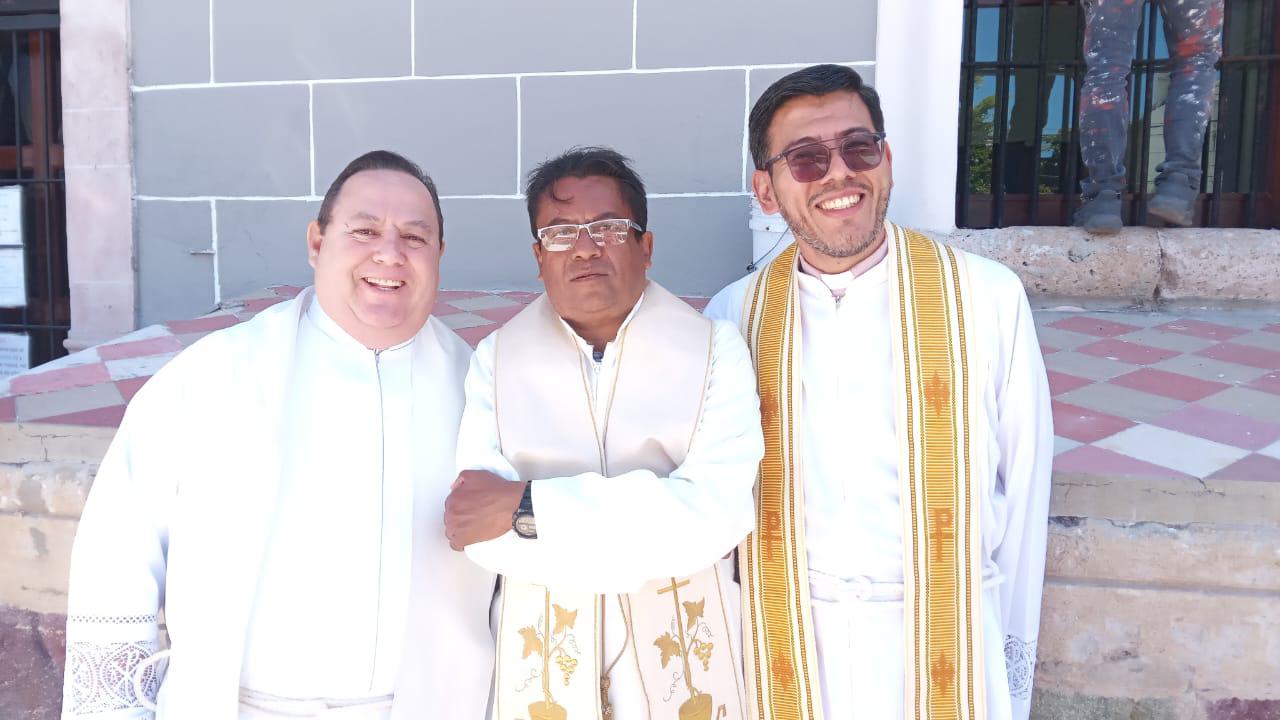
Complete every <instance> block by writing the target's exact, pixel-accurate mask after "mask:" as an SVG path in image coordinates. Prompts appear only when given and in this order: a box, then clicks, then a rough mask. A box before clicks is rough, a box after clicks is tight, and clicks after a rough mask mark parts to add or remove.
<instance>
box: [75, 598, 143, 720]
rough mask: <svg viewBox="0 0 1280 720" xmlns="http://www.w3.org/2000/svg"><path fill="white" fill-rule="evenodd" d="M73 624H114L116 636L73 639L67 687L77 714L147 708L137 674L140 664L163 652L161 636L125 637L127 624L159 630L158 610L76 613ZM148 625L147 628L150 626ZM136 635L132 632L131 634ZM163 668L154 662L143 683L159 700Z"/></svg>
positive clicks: (103, 626)
mask: <svg viewBox="0 0 1280 720" xmlns="http://www.w3.org/2000/svg"><path fill="white" fill-rule="evenodd" d="M67 621H68V622H67V624H68V626H70V627H72V628H94V629H104V630H105V629H108V628H110V629H111V630H113V631H115V632H111V633H110V634H111V635H115V636H116V637H115V638H111V639H108V638H105V637H104V638H100V639H97V640H79V639H77V640H73V641H70V642H68V643H67V670H66V683H65V684H66V688H65V692H64V698H63V702H64V703H66V704H67V712H68V714H69V715H71V716H76V715H91V714H94V713H104V712H113V711H118V710H129V709H134V708H137V709H142V708H144V707H145V706H144V705H143V704H142V702H141V701H140V700H139V698H138V697H137V695H136V694H135V692H134V683H133V675H134V671H135V670H136V669H137V668H138V666H139V665H141V664H143V663H145V662H146V661H147V660H148V658H150V657H151V656H152V655H154V654H155V653H156V652H158V651H159V649H160V648H159V643H158V642H157V641H155V640H143V639H128V640H126V639H123V638H121V637H119V634H118V633H119V631H120V630H124V629H125V628H123V627H121V626H129V625H134V626H142V627H140V628H139V630H141V631H142V632H139V633H138V634H139V635H151V636H154V634H155V630H154V628H155V623H156V616H155V615H119V616H105V615H101V616H96V615H70V616H68V617H67ZM144 628H145V630H144ZM129 634H132V633H129ZM161 677H162V668H161V667H157V665H156V664H148V665H147V667H145V668H144V669H143V670H142V676H141V678H140V679H139V682H138V686H139V687H140V688H141V689H142V692H143V694H144V695H145V696H146V699H147V700H148V701H149V702H151V703H152V704H153V705H154V703H155V699H156V693H157V692H158V691H159V690H160V680H161Z"/></svg>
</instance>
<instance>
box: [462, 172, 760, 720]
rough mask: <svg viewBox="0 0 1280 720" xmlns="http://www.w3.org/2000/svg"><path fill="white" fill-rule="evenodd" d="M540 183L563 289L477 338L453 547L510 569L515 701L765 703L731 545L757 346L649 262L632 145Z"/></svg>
mask: <svg viewBox="0 0 1280 720" xmlns="http://www.w3.org/2000/svg"><path fill="white" fill-rule="evenodd" d="M526 195H527V197H528V203H529V221H530V228H531V229H532V231H533V235H534V239H535V241H534V244H533V254H534V258H535V259H536V260H537V263H538V276H539V277H540V278H541V279H542V282H543V284H544V286H545V287H546V294H544V295H543V296H541V297H539V298H538V299H537V300H535V301H534V302H533V303H532V304H530V305H529V307H528V308H526V309H525V310H523V311H522V312H521V313H520V314H518V315H516V316H515V317H514V318H512V319H511V321H510V322H508V323H507V324H506V325H505V326H503V327H502V328H501V329H499V330H498V331H497V332H496V333H494V334H493V335H490V336H489V337H487V338H485V339H484V341H482V342H481V343H480V345H479V347H478V348H477V349H476V354H475V356H474V358H473V360H472V363H471V371H470V373H469V374H468V376H467V382H466V394H467V407H466V410H465V412H464V413H463V420H462V427H461V429H460V431H459V444H458V467H459V469H460V470H461V473H460V474H459V476H458V479H457V482H456V483H455V484H454V490H453V492H452V494H451V495H450V497H449V499H448V501H447V502H446V504H445V531H446V535H447V536H448V538H449V542H450V543H451V544H452V545H453V547H454V548H455V549H463V548H465V549H466V553H467V556H468V557H470V558H471V559H472V560H473V561H474V562H476V563H477V564H478V565H480V566H482V567H484V568H486V569H488V570H491V571H494V572H498V573H501V575H502V576H503V577H502V586H501V587H502V589H501V593H500V595H499V597H498V599H497V600H496V602H495V615H496V618H495V625H496V627H497V635H498V637H497V654H498V660H497V662H498V668H497V676H496V680H495V698H494V717H495V718H497V720H511V719H513V718H538V719H540V720H542V719H550V718H559V719H561V720H563V719H564V718H566V717H568V718H595V717H604V718H613V719H614V720H628V719H631V718H651V719H652V720H677V719H678V718H679V719H681V720H683V718H687V717H698V718H712V717H715V718H728V719H730V720H733V719H736V718H744V717H746V704H745V698H744V697H743V696H742V676H741V664H740V662H741V661H740V658H739V655H738V654H737V653H736V652H735V650H734V648H735V646H736V643H737V640H738V638H737V634H738V632H739V625H738V622H737V619H736V617H737V616H736V612H734V610H736V608H735V603H736V592H735V590H736V588H735V586H734V583H733V581H732V577H733V572H732V565H731V564H730V563H728V562H727V561H725V562H723V563H722V562H721V559H722V558H724V557H726V555H728V554H731V553H732V550H733V548H734V547H736V546H737V544H738V543H739V542H740V541H741V540H742V539H743V538H745V537H746V536H747V533H748V532H750V530H751V528H752V523H753V520H754V514H753V512H752V494H751V490H752V485H753V484H754V482H755V477H756V468H757V466H758V463H759V461H760V457H761V455H762V454H763V447H762V445H761V440H760V415H759V402H758V399H757V397H756V394H755V389H754V385H755V379H754V376H753V373H752V371H751V361H750V358H749V356H748V354H747V350H746V347H745V345H744V344H743V342H742V338H741V336H740V335H739V334H738V332H737V329H736V328H735V327H734V326H733V325H732V324H731V323H727V322H723V321H714V322H713V321H711V320H708V319H707V318H705V317H703V316H702V315H699V314H698V313H697V312H696V311H694V310H693V309H692V308H690V307H689V306H688V305H687V304H685V303H684V302H683V301H682V300H680V299H679V298H677V297H675V296H673V295H672V294H671V293H669V292H667V291H666V290H665V289H663V288H662V286H660V285H658V284H657V283H655V282H652V281H650V280H647V279H646V277H645V271H646V270H647V269H648V268H649V266H650V264H651V262H650V261H651V258H652V255H653V233H652V232H649V231H648V229H647V228H648V209H647V203H646V199H645V191H644V185H643V184H642V183H641V181H640V178H639V177H638V176H637V175H636V174H635V172H634V171H632V169H631V168H630V167H629V166H628V164H627V161H626V159H625V158H623V157H622V156H621V155H619V154H618V153H616V152H614V151H612V150H608V149H604V148H580V149H574V150H570V151H569V152H567V153H565V154H564V155H562V156H560V157H557V158H555V159H553V160H550V161H548V162H546V163H544V164H543V165H541V166H539V167H538V168H537V169H535V170H534V171H533V173H532V175H531V177H530V179H529V185H528V189H527V192H526ZM721 564H724V565H726V567H725V568H724V569H721V568H720V567H719V566H720V565H721ZM726 571H727V572H726Z"/></svg>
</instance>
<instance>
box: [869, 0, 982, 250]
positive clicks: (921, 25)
mask: <svg viewBox="0 0 1280 720" xmlns="http://www.w3.org/2000/svg"><path fill="white" fill-rule="evenodd" d="M876 25H877V28H876V89H877V90H879V92H880V101H881V106H882V107H883V108H884V120H885V130H886V131H887V132H888V133H889V137H888V141H889V147H890V148H891V149H892V151H893V179H894V189H893V201H892V202H891V203H890V204H889V218H890V219H891V220H894V221H896V222H899V223H901V224H903V225H906V226H908V227H914V228H918V229H921V230H943V231H946V230H951V229H954V228H955V221H956V162H957V155H958V149H957V143H958V137H959V132H960V125H959V122H960V110H959V108H960V56H961V49H962V43H963V40H964V32H963V26H964V7H963V3H961V2H959V1H958V0H880V4H879V14H878V16H877V22H876Z"/></svg>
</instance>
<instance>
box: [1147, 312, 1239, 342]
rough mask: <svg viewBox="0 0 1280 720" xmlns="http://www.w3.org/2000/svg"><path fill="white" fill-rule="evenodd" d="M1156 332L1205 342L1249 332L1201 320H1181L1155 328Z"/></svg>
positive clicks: (1226, 338) (1228, 338)
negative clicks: (1186, 336) (1160, 331)
mask: <svg viewBox="0 0 1280 720" xmlns="http://www.w3.org/2000/svg"><path fill="white" fill-rule="evenodd" d="M1156 330H1163V331H1164V332H1172V333H1178V334H1179V335H1190V336H1192V337H1198V338H1204V339H1205V340H1220V341H1221V340H1230V339H1231V338H1233V337H1239V336H1240V335H1245V334H1247V333H1248V332H1249V331H1248V330H1242V329H1241V328H1237V327H1230V326H1228V325H1218V324H1216V323H1211V322H1205V321H1203V320H1191V319H1190V318H1183V319H1181V320H1174V321H1173V322H1168V323H1165V324H1164V325H1158V326H1156Z"/></svg>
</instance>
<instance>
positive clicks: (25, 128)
mask: <svg viewBox="0 0 1280 720" xmlns="http://www.w3.org/2000/svg"><path fill="white" fill-rule="evenodd" d="M56 11H57V3H56V1H55V0H26V1H25V2H23V1H22V0H16V1H13V0H11V2H9V3H7V4H6V5H4V10H2V11H0V43H4V42H7V43H8V45H9V47H8V48H7V50H8V52H6V53H4V56H5V59H6V60H8V62H9V71H10V78H11V79H12V80H13V82H12V85H11V87H9V88H8V89H9V91H10V95H11V99H12V104H13V109H12V117H11V118H9V119H10V121H11V122H12V123H13V131H12V134H11V136H9V137H4V136H0V156H4V157H6V158H11V159H12V166H11V167H8V162H3V161H0V162H2V164H0V185H6V186H12V185H17V186H20V187H22V188H23V191H22V203H21V206H22V244H21V245H16V246H15V245H10V246H8V247H9V248H10V249H12V248H13V247H21V248H22V266H23V272H24V279H25V283H26V293H25V295H26V297H25V303H24V304H23V305H22V306H21V307H14V308H0V333H6V334H18V335H25V336H27V338H28V339H27V343H28V349H29V361H30V364H31V365H37V364H40V363H43V362H47V361H49V360H52V359H55V358H57V357H60V356H62V355H65V354H66V350H65V348H64V347H63V341H64V340H65V339H66V336H67V331H68V330H69V329H70V292H69V287H68V281H67V263H66V193H65V191H64V188H65V176H64V172H63V162H64V154H63V152H62V142H61V100H60V87H61V83H60V72H59V63H60V52H59V49H58V41H59V38H58V27H59V24H58V15H57V12H56ZM6 84H7V83H6ZM9 143H12V144H11V145H8V144H9ZM6 146H7V147H6ZM10 149H11V150H10ZM6 151H8V152H6Z"/></svg>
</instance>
